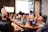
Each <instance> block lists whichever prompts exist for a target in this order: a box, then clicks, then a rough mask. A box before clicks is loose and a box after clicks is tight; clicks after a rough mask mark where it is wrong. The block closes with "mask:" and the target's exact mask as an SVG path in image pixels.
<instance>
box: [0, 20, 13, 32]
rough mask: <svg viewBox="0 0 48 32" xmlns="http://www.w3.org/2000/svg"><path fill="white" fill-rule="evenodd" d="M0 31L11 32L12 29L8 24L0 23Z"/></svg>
mask: <svg viewBox="0 0 48 32" xmlns="http://www.w3.org/2000/svg"><path fill="white" fill-rule="evenodd" d="M0 31H1V32H13V27H12V26H11V25H10V23H6V22H3V21H0Z"/></svg>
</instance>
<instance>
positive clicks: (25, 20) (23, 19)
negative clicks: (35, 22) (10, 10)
mask: <svg viewBox="0 0 48 32" xmlns="http://www.w3.org/2000/svg"><path fill="white" fill-rule="evenodd" d="M26 16H27V15H25V14H24V15H23V17H22V24H24V25H25V24H26V22H27V17H26Z"/></svg>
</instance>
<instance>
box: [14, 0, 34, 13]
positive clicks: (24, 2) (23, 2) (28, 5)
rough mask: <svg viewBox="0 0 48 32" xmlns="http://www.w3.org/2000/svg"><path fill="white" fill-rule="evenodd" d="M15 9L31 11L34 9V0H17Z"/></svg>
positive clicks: (25, 11) (17, 10) (17, 11)
mask: <svg viewBox="0 0 48 32" xmlns="http://www.w3.org/2000/svg"><path fill="white" fill-rule="evenodd" d="M15 7H16V9H15V11H16V13H19V11H22V12H24V13H29V11H30V10H32V11H34V1H33V0H32V1H31V0H16V1H15Z"/></svg>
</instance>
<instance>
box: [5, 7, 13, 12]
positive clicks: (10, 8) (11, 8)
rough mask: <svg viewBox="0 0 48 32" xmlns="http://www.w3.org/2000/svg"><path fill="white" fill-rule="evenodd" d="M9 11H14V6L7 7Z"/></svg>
mask: <svg viewBox="0 0 48 32" xmlns="http://www.w3.org/2000/svg"><path fill="white" fill-rule="evenodd" d="M5 9H6V11H7V12H14V7H5Z"/></svg>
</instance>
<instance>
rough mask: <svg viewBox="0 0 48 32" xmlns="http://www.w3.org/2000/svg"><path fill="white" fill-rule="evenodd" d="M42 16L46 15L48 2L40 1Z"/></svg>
mask: <svg viewBox="0 0 48 32" xmlns="http://www.w3.org/2000/svg"><path fill="white" fill-rule="evenodd" d="M42 14H43V15H48V0H42Z"/></svg>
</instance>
